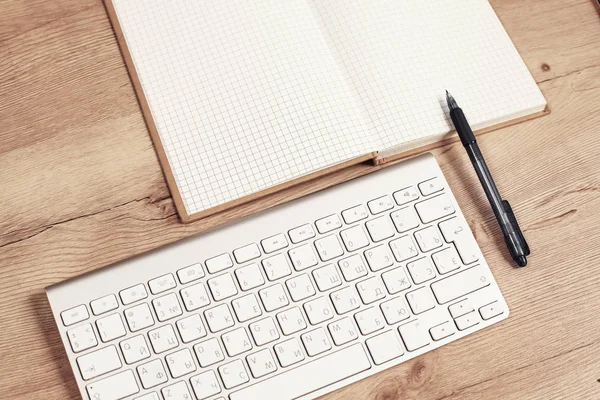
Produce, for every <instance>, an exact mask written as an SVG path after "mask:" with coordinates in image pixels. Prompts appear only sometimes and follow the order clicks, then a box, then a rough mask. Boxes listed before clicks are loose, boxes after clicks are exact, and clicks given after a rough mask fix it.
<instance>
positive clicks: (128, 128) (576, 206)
mask: <svg viewBox="0 0 600 400" xmlns="http://www.w3.org/2000/svg"><path fill="white" fill-rule="evenodd" d="M491 3H492V5H493V6H494V8H495V10H496V12H497V13H498V15H499V17H500V19H501V20H502V22H503V23H504V25H505V27H506V29H507V31H508V33H509V34H510V36H511V37H512V39H513V41H514V42H515V45H516V46H517V48H518V49H519V51H520V53H521V55H522V57H523V59H524V60H525V63H526V64H527V66H528V67H529V69H530V70H531V72H532V74H533V76H534V78H535V80H536V81H537V82H538V83H539V85H540V87H541V89H542V91H543V93H544V95H545V96H546V98H547V100H548V103H549V106H550V108H551V110H552V113H551V114H550V115H549V116H546V117H543V118H539V119H536V120H533V121H529V122H526V123H522V124H519V125H517V126H513V127H510V128H505V129H502V130H500V131H496V132H492V133H489V134H487V135H484V136H483V137H481V139H480V141H479V142H480V146H481V148H482V151H483V153H484V154H485V155H486V158H487V161H488V163H489V166H490V168H491V170H492V171H493V173H494V176H495V178H496V180H497V183H498V186H499V188H500V192H501V193H502V194H503V195H504V196H505V197H506V198H507V199H509V200H510V202H511V203H512V205H513V207H514V209H515V212H516V214H517V216H518V218H519V220H520V222H521V226H522V228H523V231H524V233H525V235H526V236H527V239H528V240H529V243H530V246H531V248H532V252H533V255H532V256H531V258H530V263H529V266H527V267H526V268H524V269H515V268H513V267H512V266H511V262H510V260H509V259H508V258H507V254H506V253H507V252H506V249H505V247H504V245H503V242H502V237H501V234H500V231H499V228H498V226H497V223H496V221H495V219H494V217H493V215H492V213H491V211H490V209H489V205H488V204H487V202H486V200H485V197H484V195H483V192H482V191H481V188H480V186H479V184H478V182H477V178H476V176H475V174H474V171H473V169H472V168H471V166H470V164H469V162H468V158H467V157H466V155H465V152H464V150H463V149H462V148H461V146H460V144H453V145H449V146H445V147H442V148H440V149H437V150H436V151H434V152H433V153H434V154H435V155H436V157H437V159H438V161H439V162H440V164H441V166H442V169H443V171H444V173H445V174H446V177H447V179H448V180H449V182H450V184H451V186H452V188H453V191H454V193H455V194H456V197H457V199H458V202H459V203H460V205H461V207H462V209H463V211H464V213H465V216H466V218H467V220H468V221H469V224H470V225H471V227H472V229H473V231H474V233H475V235H476V237H477V240H478V242H479V244H480V246H481V248H482V250H483V253H484V255H485V257H486V259H487V260H488V262H489V264H490V266H491V268H492V270H493V273H494V275H495V276H496V279H497V281H498V283H499V285H500V288H501V289H502V291H503V293H504V295H505V297H506V300H507V302H508V304H509V307H510V309H511V315H510V317H509V318H508V319H507V320H505V321H503V322H501V323H499V324H497V325H494V326H493V327H490V328H489V329H485V330H483V331H479V332H477V333H475V334H473V335H471V336H469V337H467V338H464V339H462V340H460V341H457V342H454V343H451V344H449V345H447V346H444V347H442V348H440V349H437V350H435V351H431V352H429V353H427V354H425V355H423V356H421V357H418V358H417V359H414V360H411V361H409V362H406V363H404V364H402V365H399V366H397V367H394V368H391V369H388V370H387V371H386V372H384V373H381V374H378V375H376V376H374V377H371V378H368V379H365V380H363V381H360V382H358V383H356V384H354V385H351V386H348V387H346V388H344V389H342V390H340V391H337V392H334V393H332V394H330V395H328V396H325V399H327V400H335V399H339V400H341V399H357V400H358V399H379V400H384V399H385V400H391V399H406V398H417V397H418V398H419V399H445V400H447V399H491V398H495V397H496V398H502V399H537V398H539V399H555V398H556V399H558V398H561V399H562V398H573V399H592V398H596V399H598V398H600V383H599V382H600V379H599V378H600V318H598V314H599V313H600V296H599V295H598V288H599V287H600V274H599V273H598V272H597V270H598V265H599V263H600V250H599V248H600V230H599V229H598V225H599V224H600V212H599V211H598V210H599V209H600V140H599V138H600V136H599V135H600V112H599V108H600V105H599V104H600V18H599V17H600V16H599V14H598V11H597V10H596V8H595V5H594V3H595V1H592V0H546V1H543V2H541V1H539V0H492V1H491ZM0 10H2V12H0V166H1V168H0V182H2V190H0V268H1V271H2V279H1V284H0V327H1V328H0V360H1V361H0V398H3V399H21V398H22V399H75V398H79V393H78V391H77V388H76V386H75V381H74V379H73V377H72V373H71V370H70V367H69V365H68V364H67V362H66V361H67V360H66V356H65V352H64V350H63V348H62V344H61V342H60V340H59V336H58V334H57V331H56V328H55V324H54V320H53V318H52V315H51V313H50V307H49V304H48V301H47V299H46V295H45V292H44V288H45V287H46V286H48V285H51V284H53V283H56V282H60V281H62V280H64V279H67V278H70V277H73V276H76V275H79V274H81V273H84V272H87V271H91V270H94V269H97V268H101V267H102V266H104V265H107V264H110V263H113V262H116V261H119V260H122V259H124V258H127V257H130V256H133V255H135V254H139V253H142V252H144V251H147V250H150V249H154V248H156V247H159V246H161V245H164V244H166V243H169V242H173V241H175V240H178V239H181V238H184V237H187V236H190V235H193V234H195V233H198V232H201V231H204V230H207V229H210V228H213V227H215V226H217V225H220V224H224V223H227V222H228V221H232V220H234V219H237V218H240V217H242V216H244V215H248V214H250V213H253V212H256V211H257V210H259V209H262V208H265V207H269V206H273V205H275V204H278V203H281V202H284V201H288V200H290V199H292V198H295V197H298V196H301V195H304V194H307V193H309V192H312V191H315V190H318V189H321V188H324V187H326V186H329V185H333V184H336V183H338V182H341V181H344V180H347V179H350V178H352V177H355V176H358V175H361V174H364V173H368V172H371V171H373V170H375V169H376V168H375V167H373V166H369V165H359V166H356V167H354V168H351V169H349V170H347V171H344V172H341V173H336V174H334V175H331V176H328V177H325V178H323V179H320V180H318V181H315V182H312V183H310V184H305V185H302V186H299V187H296V188H293V189H290V190H287V191H285V192H282V193H279V194H276V195H273V196H270V197H268V198H265V199H262V200H260V201H256V202H254V203H252V204H248V205H245V206H243V207H239V208H236V209H235V210H231V211H228V212H225V213H222V214H219V215H215V216H212V217H210V218H207V219H205V220H203V221H200V222H197V223H194V224H191V225H182V224H181V223H180V222H179V219H178V217H177V214H176V212H175V209H174V206H173V201H172V199H171V197H170V195H169V191H168V188H167V186H166V183H165V179H164V177H163V175H162V172H161V169H160V166H159V163H158V160H157V157H156V154H155V152H154V149H153V147H152V143H151V141H150V137H149V135H148V131H147V129H146V126H145V125H144V120H143V119H142V115H141V112H140V108H139V106H138V103H137V101H136V97H135V94H134V91H133V87H132V84H131V82H130V80H129V77H128V75H127V70H126V69H125V66H124V64H123V60H122V58H121V55H120V53H119V48H118V46H117V42H116V40H115V37H114V35H113V31H112V29H111V26H110V23H109V20H108V18H107V16H106V12H105V10H104V7H103V4H102V1H101V0H50V1H48V0H0Z"/></svg>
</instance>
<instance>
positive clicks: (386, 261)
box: [365, 244, 394, 272]
mask: <svg viewBox="0 0 600 400" xmlns="http://www.w3.org/2000/svg"><path fill="white" fill-rule="evenodd" d="M365 259H366V260H367V263H368V264H369V268H371V271H373V272H377V271H379V270H382V269H384V268H387V267H391V266H392V265H393V264H394V258H393V256H392V253H391V252H390V248H389V247H388V246H386V245H383V244H382V245H379V246H375V247H373V248H371V249H368V250H365Z"/></svg>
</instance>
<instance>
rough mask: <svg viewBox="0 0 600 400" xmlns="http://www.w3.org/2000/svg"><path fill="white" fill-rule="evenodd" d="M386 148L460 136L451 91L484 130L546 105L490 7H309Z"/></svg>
mask: <svg viewBox="0 0 600 400" xmlns="http://www.w3.org/2000/svg"><path fill="white" fill-rule="evenodd" d="M308 1H309V2H310V4H311V7H312V9H313V11H314V12H315V15H316V16H317V19H318V20H319V24H320V26H321V28H322V30H323V32H324V34H325V35H326V37H327V40H328V43H329V44H330V47H331V48H332V49H333V51H334V52H335V54H336V58H337V60H338V62H339V63H340V64H341V65H343V66H344V68H345V69H346V71H347V73H348V75H349V76H350V80H351V82H352V83H353V85H354V87H355V90H356V91H357V93H358V94H359V97H360V98H361V100H362V103H363V107H364V108H365V110H366V112H367V114H368V115H369V118H370V119H371V122H372V124H373V125H374V126H375V129H376V132H377V134H378V135H379V137H380V139H381V141H382V142H383V144H384V146H385V147H386V148H389V147H394V146H399V145H405V147H410V144H411V143H415V142H420V143H423V141H424V140H425V141H427V139H430V140H429V142H433V141H435V140H439V139H441V137H442V136H443V135H445V134H447V133H448V132H449V131H451V130H452V127H451V121H450V120H449V118H448V109H447V107H446V100H445V90H446V89H447V90H448V91H450V93H452V95H454V97H455V98H456V99H457V101H458V103H459V105H460V106H461V107H462V108H463V110H464V111H465V114H467V117H468V118H469V121H470V122H471V124H472V126H473V127H474V129H478V128H482V127H485V126H491V125H495V124H498V123H501V122H504V121H507V120H510V119H514V118H517V117H520V116H523V115H528V114H531V113H533V112H536V111H541V110H543V109H544V107H545V104H546V101H545V99H544V97H543V96H542V94H541V92H540V90H539V89H538V87H537V85H536V83H535V81H534V80H533V78H532V76H531V74H530V73H529V71H528V70H527V67H526V66H525V64H524V63H523V61H522V59H521V57H520V56H519V54H518V52H517V50H516V49H515V47H514V45H513V43H512V42H511V40H510V38H509V37H508V35H507V33H506V31H505V30H504V28H503V27H502V25H501V23H500V21H499V20H498V18H497V17H496V14H495V12H494V11H493V9H492V8H491V6H490V5H489V3H488V1H487V0H403V1H390V0H308Z"/></svg>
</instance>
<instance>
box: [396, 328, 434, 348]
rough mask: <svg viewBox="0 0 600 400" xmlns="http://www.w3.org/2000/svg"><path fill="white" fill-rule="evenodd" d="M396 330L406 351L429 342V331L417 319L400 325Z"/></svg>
mask: <svg viewBox="0 0 600 400" xmlns="http://www.w3.org/2000/svg"><path fill="white" fill-rule="evenodd" d="M398 332H400V337H402V341H403V342H404V345H405V346H406V350H408V351H415V350H418V349H420V348H421V347H424V346H427V345H428V344H429V343H430V341H429V332H427V328H426V327H425V326H424V325H423V324H422V323H421V322H419V320H415V321H412V322H409V323H407V324H405V325H402V326H400V327H399V328H398Z"/></svg>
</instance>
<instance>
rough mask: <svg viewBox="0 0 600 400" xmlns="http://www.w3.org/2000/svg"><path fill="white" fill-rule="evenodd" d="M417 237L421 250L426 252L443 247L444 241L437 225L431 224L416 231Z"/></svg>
mask: <svg viewBox="0 0 600 400" xmlns="http://www.w3.org/2000/svg"><path fill="white" fill-rule="evenodd" d="M415 238H416V239H417V243H418V244H419V247H420V248H421V251H423V252H426V251H430V250H433V249H437V248H438V247H442V245H443V243H444V242H443V241H442V237H441V236H440V232H439V231H438V229H437V228H436V227H435V226H429V227H427V228H425V229H421V230H419V231H416V232H415Z"/></svg>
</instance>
